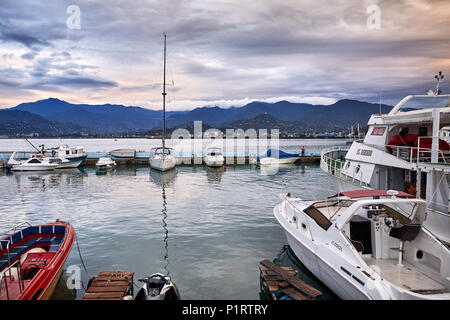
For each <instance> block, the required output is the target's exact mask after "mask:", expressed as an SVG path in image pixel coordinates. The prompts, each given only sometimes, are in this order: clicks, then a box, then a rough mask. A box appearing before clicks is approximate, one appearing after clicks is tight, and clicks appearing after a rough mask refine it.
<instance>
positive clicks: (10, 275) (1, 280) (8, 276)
mask: <svg viewBox="0 0 450 320" xmlns="http://www.w3.org/2000/svg"><path fill="white" fill-rule="evenodd" d="M15 265H17V266H16V267H15V268H16V269H17V280H18V285H19V291H20V293H22V291H23V290H24V289H25V285H24V282H23V278H22V277H21V276H20V271H21V269H22V266H21V263H20V260H17V261H16V262H14V263H13V264H11V265H10V266H9V267H7V268H6V269H5V270H4V271H3V273H2V274H1V276H0V295H1V290H2V282H3V280H4V283H5V290H6V299H8V300H9V298H10V297H9V289H8V278H9V281H10V282H11V281H13V279H12V273H11V269H12V268H13V267H14V266H15ZM8 271H9V275H7V274H6V273H7V272H8ZM14 280H15V279H14Z"/></svg>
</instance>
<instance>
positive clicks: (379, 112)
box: [378, 90, 381, 116]
mask: <svg viewBox="0 0 450 320" xmlns="http://www.w3.org/2000/svg"><path fill="white" fill-rule="evenodd" d="M378 114H379V115H380V116H381V90H380V109H379V111H378Z"/></svg>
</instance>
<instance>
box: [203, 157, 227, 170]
mask: <svg viewBox="0 0 450 320" xmlns="http://www.w3.org/2000/svg"><path fill="white" fill-rule="evenodd" d="M204 161H205V164H206V165H207V166H208V167H215V168H218V167H222V166H223V163H224V159H223V156H220V157H218V156H206V157H205V158H204Z"/></svg>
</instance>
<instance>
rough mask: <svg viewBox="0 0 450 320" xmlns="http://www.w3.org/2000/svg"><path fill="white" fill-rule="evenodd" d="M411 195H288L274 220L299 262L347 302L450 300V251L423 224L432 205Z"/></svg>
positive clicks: (360, 192) (374, 192)
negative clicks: (323, 197) (305, 197)
mask: <svg viewBox="0 0 450 320" xmlns="http://www.w3.org/2000/svg"><path fill="white" fill-rule="evenodd" d="M410 197H411V195H409V194H407V193H403V192H397V191H392V190H389V191H388V190H356V191H351V192H342V193H339V194H337V195H335V196H333V197H330V198H328V199H326V200H324V201H312V200H303V199H299V198H296V197H293V196H292V195H290V194H285V195H282V202H281V203H280V204H278V205H277V206H276V207H275V209H274V215H275V217H276V219H277V221H278V222H279V223H280V225H281V226H282V227H283V228H284V230H285V233H286V237H287V240H288V242H289V245H290V247H291V249H292V250H293V251H294V253H295V255H296V256H297V258H298V259H299V260H300V261H301V262H302V263H303V264H304V265H305V266H306V267H307V268H308V269H309V270H310V271H311V272H312V273H313V274H314V275H315V276H316V277H317V278H319V279H320V280H321V281H322V282H323V283H324V284H325V285H327V286H328V287H329V288H330V289H331V290H332V291H333V292H334V293H336V294H337V295H338V296H339V297H340V298H342V299H376V300H379V299H387V300H390V299H392V300H407V299H424V300H428V299H449V298H450V250H449V248H448V247H446V246H445V244H443V243H442V242H441V241H439V240H438V239H437V238H436V237H435V236H434V235H433V234H432V233H431V232H430V231H428V230H427V229H426V228H425V227H424V226H423V222H424V220H425V219H426V217H427V210H426V202H425V201H423V200H420V199H411V198H410Z"/></svg>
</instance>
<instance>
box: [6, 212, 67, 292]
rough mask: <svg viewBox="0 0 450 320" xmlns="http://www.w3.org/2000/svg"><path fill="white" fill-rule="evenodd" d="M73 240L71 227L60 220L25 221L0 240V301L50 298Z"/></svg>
mask: <svg viewBox="0 0 450 320" xmlns="http://www.w3.org/2000/svg"><path fill="white" fill-rule="evenodd" d="M25 225H28V226H26V227H25V228H23V229H21V230H18V228H19V227H20V226H25ZM17 230H18V231H17ZM74 239H75V230H74V229H73V227H72V226H71V225H70V224H69V223H67V222H63V221H59V220H56V222H52V223H48V224H42V225H38V226H32V225H30V224H29V223H27V222H26V223H23V224H21V225H19V226H16V227H15V228H14V229H13V233H12V234H11V235H8V236H6V237H5V238H2V239H0V282H1V285H0V300H48V299H50V297H51V296H52V294H53V291H54V290H55V287H56V284H57V283H58V280H59V278H60V277H61V274H62V270H63V266H64V263H65V261H66V259H67V256H68V255H69V252H70V249H71V248H72V244H73V241H74Z"/></svg>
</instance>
